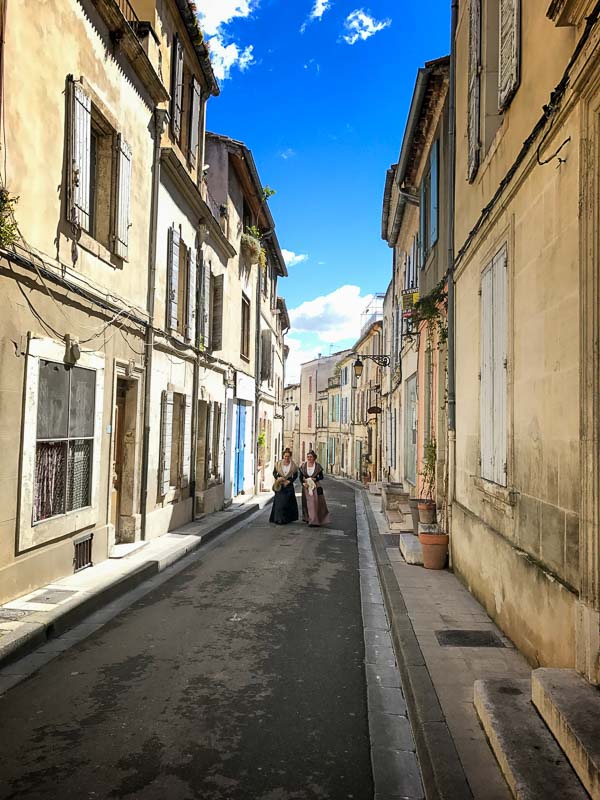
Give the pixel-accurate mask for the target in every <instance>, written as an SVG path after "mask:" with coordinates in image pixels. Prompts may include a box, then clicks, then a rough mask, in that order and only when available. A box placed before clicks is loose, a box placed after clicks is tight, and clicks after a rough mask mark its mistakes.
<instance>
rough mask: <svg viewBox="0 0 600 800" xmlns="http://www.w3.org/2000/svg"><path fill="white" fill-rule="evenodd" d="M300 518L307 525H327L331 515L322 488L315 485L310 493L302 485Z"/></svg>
mask: <svg viewBox="0 0 600 800" xmlns="http://www.w3.org/2000/svg"><path fill="white" fill-rule="evenodd" d="M302 519H303V520H304V522H308V524H309V525H329V524H330V522H331V517H330V516H329V509H328V508H327V503H326V502H325V495H324V494H323V489H322V488H321V487H320V486H317V488H316V489H314V490H313V493H312V495H311V494H309V492H308V489H307V488H306V486H302Z"/></svg>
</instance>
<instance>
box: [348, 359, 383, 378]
mask: <svg viewBox="0 0 600 800" xmlns="http://www.w3.org/2000/svg"><path fill="white" fill-rule="evenodd" d="M361 358H370V359H371V361H374V362H375V363H376V364H377V365H378V366H380V367H389V365H390V357H389V356H370V355H360V354H358V353H357V354H356V361H355V362H354V364H352V369H353V370H354V375H355V376H356V377H357V378H360V376H361V375H362V373H363V369H364V364H363V363H362V361H361Z"/></svg>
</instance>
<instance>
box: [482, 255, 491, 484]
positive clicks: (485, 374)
mask: <svg viewBox="0 0 600 800" xmlns="http://www.w3.org/2000/svg"><path fill="white" fill-rule="evenodd" d="M492 302H493V271H492V268H491V267H488V268H487V269H486V270H485V272H484V273H483V275H482V276H481V344H480V347H481V373H480V384H481V385H480V389H479V391H480V395H479V438H480V460H481V477H482V478H485V479H486V480H489V481H493V480H494V447H493V424H494V405H493V404H494V384H493V381H494V349H493V332H492Z"/></svg>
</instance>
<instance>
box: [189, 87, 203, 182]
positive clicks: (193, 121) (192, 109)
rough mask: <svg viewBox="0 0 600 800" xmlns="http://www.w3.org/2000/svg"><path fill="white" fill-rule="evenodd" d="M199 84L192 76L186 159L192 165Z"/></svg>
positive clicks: (194, 151) (194, 160)
mask: <svg viewBox="0 0 600 800" xmlns="http://www.w3.org/2000/svg"><path fill="white" fill-rule="evenodd" d="M200 92H201V90H200V84H199V83H198V81H197V80H196V78H195V77H193V76H192V86H191V96H192V102H191V104H190V133H189V148H188V159H189V162H190V165H191V166H192V167H193V166H195V164H196V154H197V150H198V138H199V137H198V134H199V129H200V102H201V94H200Z"/></svg>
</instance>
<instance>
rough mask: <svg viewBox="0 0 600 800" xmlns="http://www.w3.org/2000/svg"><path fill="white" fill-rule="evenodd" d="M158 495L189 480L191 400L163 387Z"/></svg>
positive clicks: (162, 494)
mask: <svg viewBox="0 0 600 800" xmlns="http://www.w3.org/2000/svg"><path fill="white" fill-rule="evenodd" d="M161 406H162V407H161V431H160V434H161V441H160V461H159V495H160V496H162V497H164V496H165V495H166V494H168V492H169V491H170V490H171V489H177V488H179V489H185V488H186V487H187V486H188V484H189V476H190V460H191V447H192V401H191V397H190V396H189V395H186V394H183V393H181V392H172V391H163V393H162V401H161Z"/></svg>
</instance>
